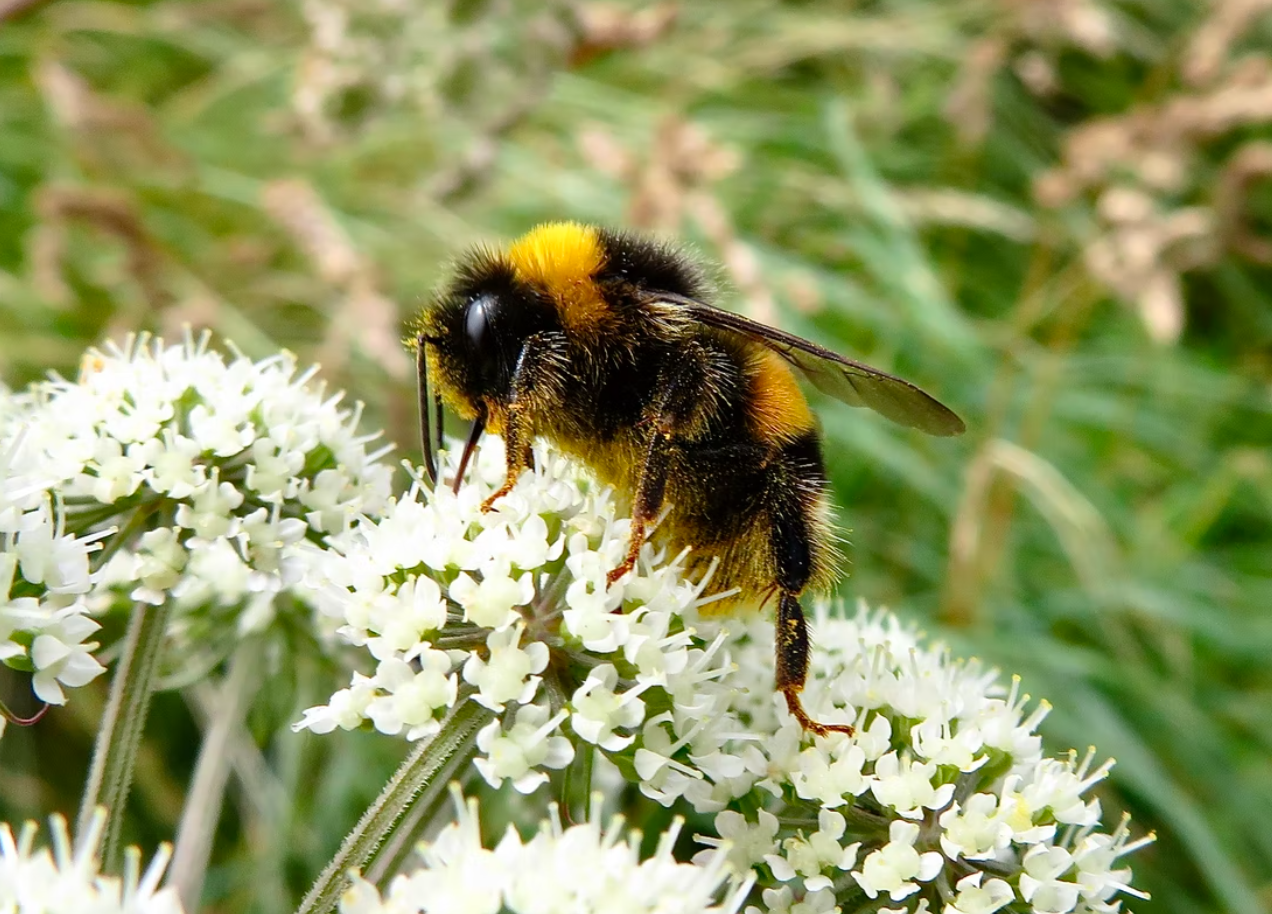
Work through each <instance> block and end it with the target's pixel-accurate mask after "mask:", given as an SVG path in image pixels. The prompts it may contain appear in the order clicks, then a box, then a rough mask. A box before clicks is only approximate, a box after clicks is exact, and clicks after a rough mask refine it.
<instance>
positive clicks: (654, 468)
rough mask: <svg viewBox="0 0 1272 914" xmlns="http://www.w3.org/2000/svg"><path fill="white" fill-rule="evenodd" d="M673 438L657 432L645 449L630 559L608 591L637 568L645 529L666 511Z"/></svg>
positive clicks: (608, 579)
mask: <svg viewBox="0 0 1272 914" xmlns="http://www.w3.org/2000/svg"><path fill="white" fill-rule="evenodd" d="M671 438H672V434H671V432H670V431H669V430H667V429H664V428H657V429H655V430H654V433H653V434H652V435H650V436H649V446H648V447H646V449H645V460H644V462H643V463H642V465H641V471H640V481H639V482H638V483H637V484H636V497H635V499H633V504H632V528H631V533H630V537H631V541H630V543H629V545H628V547H627V555H626V557H625V558H624V559H623V561H622V562H620V563H619V564H618V565H617V566H616V567H615V568H613V569H611V570H610V573H609V574H608V575H606V576H605V586H606V587H611V586H613V584H614V582H615V581H617V580H618V579H619V578H621V577H622V576H623V575H625V574H627V572H629V571H631V570H632V569H633V568H635V567H636V559H638V558H639V557H640V549H641V546H643V545H644V544H645V529H646V527H648V526H649V524H650V523H652V522H653V521H654V520H655V519H656V518H657V517H658V512H659V511H661V510H662V502H663V494H664V493H665V492H666V490H667V458H668V455H669V452H670V450H671Z"/></svg>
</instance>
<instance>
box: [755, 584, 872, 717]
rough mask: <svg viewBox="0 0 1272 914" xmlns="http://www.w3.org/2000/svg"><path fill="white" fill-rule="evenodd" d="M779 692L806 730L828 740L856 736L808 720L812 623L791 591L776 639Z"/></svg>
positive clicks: (781, 603)
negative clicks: (804, 697)
mask: <svg viewBox="0 0 1272 914" xmlns="http://www.w3.org/2000/svg"><path fill="white" fill-rule="evenodd" d="M775 641H776V644H775V653H776V660H777V672H776V676H775V680H776V685H777V690H778V691H779V692H781V693H782V694H783V695H784V696H785V697H786V707H787V708H788V709H789V710H790V712H791V715H792V716H793V717H794V718H795V719H796V720H797V721H799V725H800V726H801V727H803V728H804V729H805V730H808V731H810V732H812V733H815V734H817V735H818V736H825V735H826V734H827V733H847V734H848V735H849V736H851V735H852V734H853V733H854V732H856V731H855V730H854V729H853V727H852V726H851V725H849V724H823V723H818V722H817V721H815V720H813V719H812V718H811V717H809V716H808V712H807V711H805V710H804V706H803V704H801V703H800V700H799V693H800V692H802V691H804V683H805V682H807V681H808V655H809V637H808V622H807V620H805V618H804V610H803V607H801V606H800V605H799V597H798V596H797V595H796V594H793V593H791V592H790V591H786V590H784V591H782V593H781V596H780V597H779V599H778V606H777V637H776V639H775Z"/></svg>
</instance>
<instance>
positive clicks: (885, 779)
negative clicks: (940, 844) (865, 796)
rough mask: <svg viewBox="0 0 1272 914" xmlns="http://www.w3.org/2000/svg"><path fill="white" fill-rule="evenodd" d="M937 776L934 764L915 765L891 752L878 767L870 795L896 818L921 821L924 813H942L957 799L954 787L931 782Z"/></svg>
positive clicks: (878, 763)
mask: <svg viewBox="0 0 1272 914" xmlns="http://www.w3.org/2000/svg"><path fill="white" fill-rule="evenodd" d="M936 773H937V770H936V763H935V762H922V763H921V762H916V761H914V760H913V759H910V758H903V757H899V756H898V755H897V754H896V753H895V752H889V753H888V754H887V755H885V756H883V758H881V759H879V761H877V762H876V763H875V771H874V780H873V781H872V782H871V784H870V792H871V793H873V794H874V797H875V799H876V800H878V801H879V802H880V803H882V804H883V805H884V806H891V807H892V808H893V809H895V810H896V812H897V815H899V816H903V817H904V818H907V819H920V818H922V817H923V810H924V809H943V808H944V807H945V806H946V804H948V803H949V802H950V798H951V797H953V796H954V785H953V784H941V785H939V786H938V785H937V784H934V783H933V782H932V779H933V777H934V776H935V775H936Z"/></svg>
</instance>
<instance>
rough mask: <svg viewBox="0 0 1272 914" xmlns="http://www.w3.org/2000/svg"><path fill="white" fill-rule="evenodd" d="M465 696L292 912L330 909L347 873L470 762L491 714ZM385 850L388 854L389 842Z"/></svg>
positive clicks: (416, 751)
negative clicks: (403, 818) (405, 816)
mask: <svg viewBox="0 0 1272 914" xmlns="http://www.w3.org/2000/svg"><path fill="white" fill-rule="evenodd" d="M470 692H471V690H467V691H461V693H460V696H459V700H458V701H457V702H456V704H455V706H454V708H452V710H451V712H450V713H449V714H447V715H446V718H445V719H444V720H443V721H442V728H441V730H439V731H438V732H437V733H436V734H435V735H434V736H433V737H431V738H430V739H427V740H421V741H420V742H419V744H418V745H417V746H416V747H415V749H414V750H413V751H412V752H411V754H410V755H409V756H408V757H407V758H406V761H404V762H403V763H402V764H401V765H400V766H399V767H398V770H397V771H395V772H394V773H393V776H392V777H391V778H389V782H388V783H387V784H385V785H384V789H383V790H382V791H380V795H379V796H378V797H376V799H375V802H374V803H372V804H371V805H370V806H369V807H368V808H367V811H366V812H365V813H363V814H362V818H361V819H360V820H358V824H357V825H355V826H354V827H353V830H352V831H351V832H349V834H348V835H346V836H345V839H344V841H343V842H342V843H341V845H340V849H339V850H338V851H336V855H335V856H334V857H332V858H331V861H330V862H329V863H328V864H327V866H326V867H325V868H324V869H323V871H322V873H321V874H320V875H319V876H318V879H317V881H316V882H314V884H313V887H312V888H310V890H309V893H308V894H307V895H306V896H305V899H304V901H302V902H301V903H300V907H299V908H297V909H296V914H327V912H329V911H333V910H335V907H336V904H337V902H338V901H339V900H340V894H341V892H342V891H343V890H344V887H345V885H346V881H347V879H348V872H349V870H350V869H352V868H355V867H357V868H361V867H364V866H366V864H367V863H368V862H369V861H370V860H371V859H372V858H373V857H374V856H376V854H377V852H378V851H379V850H380V848H381V845H382V844H384V842H385V841H386V839H388V838H390V837H391V835H392V832H393V830H394V828H395V827H396V826H397V824H398V822H399V821H401V819H402V817H403V816H404V815H406V813H407V812H408V811H410V810H411V808H412V807H413V805H414V804H415V803H417V802H421V803H425V804H434V803H436V802H438V798H437V796H436V795H438V794H441V793H443V792H444V791H445V787H446V784H447V782H448V781H449V780H450V779H451V777H453V776H454V774H455V772H456V770H457V769H458V768H459V767H460V766H461V765H463V764H464V763H466V762H467V761H468V760H469V759H470V758H471V756H472V754H473V750H474V746H475V744H476V741H477V731H478V730H480V729H481V728H482V727H483V726H485V725H486V724H487V723H488V722H489V721H490V719H491V718H492V717H493V716H494V715H493V712H491V711H490V710H489V709H487V708H484V707H482V706H481V705H479V704H477V703H476V702H475V701H469V700H468V694H469V693H470ZM388 849H389V850H392V842H390V844H389V847H388Z"/></svg>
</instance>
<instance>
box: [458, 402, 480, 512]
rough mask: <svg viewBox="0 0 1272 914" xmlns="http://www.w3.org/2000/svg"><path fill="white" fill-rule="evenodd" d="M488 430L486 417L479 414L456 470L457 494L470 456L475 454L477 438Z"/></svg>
mask: <svg viewBox="0 0 1272 914" xmlns="http://www.w3.org/2000/svg"><path fill="white" fill-rule="evenodd" d="M485 430H486V417H485V416H478V417H477V418H476V419H474V420H473V430H472V431H471V432H469V433H468V441H467V442H465V444H464V453H463V454H461V455H460V458H459V469H458V470H456V471H455V488H454V492H455V494H456V495H458V494H459V486H460V484H461V483H462V482H463V481H464V472H465V471H466V470H467V469H468V458H470V457H472V456H473V451H474V450H476V449H477V439H478V438H480V437H481V433H482V432H484V431H485Z"/></svg>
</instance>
